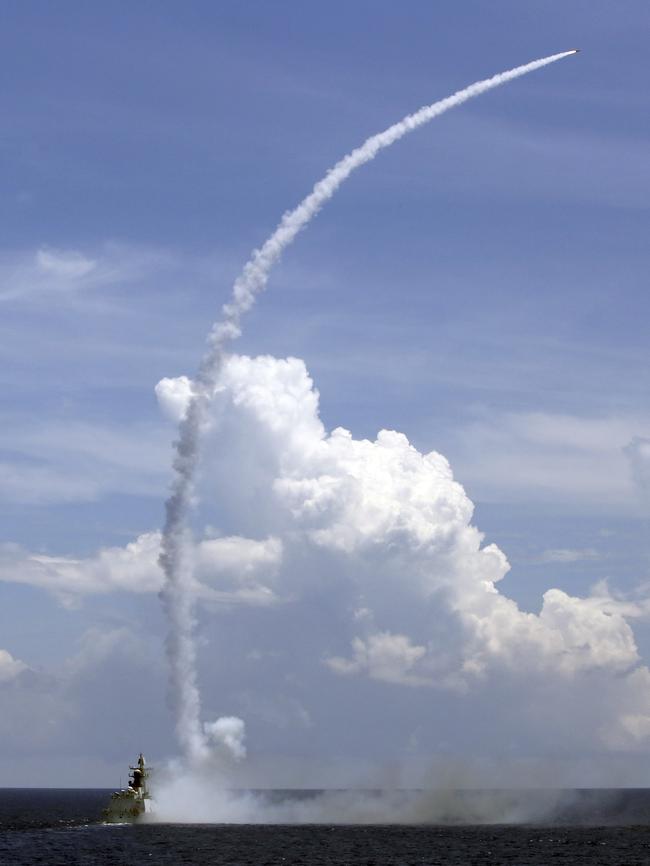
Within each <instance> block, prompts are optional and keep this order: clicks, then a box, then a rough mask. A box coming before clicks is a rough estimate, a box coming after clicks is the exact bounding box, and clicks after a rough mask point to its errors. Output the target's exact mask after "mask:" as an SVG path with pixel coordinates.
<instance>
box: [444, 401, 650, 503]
mask: <svg viewBox="0 0 650 866" xmlns="http://www.w3.org/2000/svg"><path fill="white" fill-rule="evenodd" d="M649 425H650V419H648V418H647V417H644V416H641V415H639V416H631V415H628V416H622V417H579V416H573V415H565V414H554V413H550V412H521V413H516V412H504V413H500V412H487V411H484V412H482V413H481V415H480V416H479V417H478V418H477V419H476V420H474V421H472V422H471V423H470V424H468V425H467V426H466V427H465V428H464V429H461V430H460V431H459V432H458V434H457V443H456V449H455V450H456V453H455V465H456V471H457V473H458V474H459V475H460V477H462V478H463V480H464V482H465V483H466V484H467V486H468V487H469V488H470V489H471V490H472V491H473V494H474V496H475V498H477V499H481V500H484V501H496V502H542V503H553V505H554V506H555V507H556V508H563V509H565V508H575V507H578V506H579V507H580V508H581V509H582V510H584V511H598V510H600V511H602V510H603V509H608V510H610V511H611V510H612V508H614V509H616V511H617V512H619V513H621V512H622V511H626V512H629V511H636V510H637V505H636V499H637V497H636V496H635V492H634V486H633V483H632V480H631V478H630V472H629V460H630V459H631V454H630V452H629V450H628V452H627V456H626V452H625V446H626V445H628V443H630V441H631V440H634V437H635V436H636V434H637V433H638V431H639V430H644V429H648V426H649ZM630 447H631V446H630Z"/></svg>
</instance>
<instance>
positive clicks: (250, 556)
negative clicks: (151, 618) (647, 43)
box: [0, 532, 283, 604]
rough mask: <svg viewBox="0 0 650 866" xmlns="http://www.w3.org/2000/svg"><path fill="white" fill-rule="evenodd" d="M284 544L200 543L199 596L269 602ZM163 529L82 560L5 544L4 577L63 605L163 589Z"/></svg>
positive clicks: (0, 571) (0, 553) (0, 574)
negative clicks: (89, 597) (39, 590)
mask: <svg viewBox="0 0 650 866" xmlns="http://www.w3.org/2000/svg"><path fill="white" fill-rule="evenodd" d="M282 552H283V548H282V543H281V542H280V541H279V540H278V539H275V538H267V539H263V540H261V541H256V540H254V539H249V538H240V537H232V536H231V537H226V538H216V539H215V538H212V539H206V540H204V541H203V542H201V543H199V544H198V545H197V549H196V568H197V579H198V581H199V582H198V583H197V587H196V591H197V594H199V595H202V596H203V597H204V598H206V599H211V600H213V601H220V602H224V603H233V602H247V603H250V604H270V603H273V602H274V601H276V596H275V595H274V592H273V589H272V588H271V586H269V585H267V584H268V583H272V581H273V578H274V576H275V574H276V572H277V569H278V566H279V564H280V562H281V560H282ZM159 554H160V532H148V533H144V534H143V535H140V536H138V538H136V539H135V540H134V541H132V542H130V543H129V544H127V545H126V546H125V547H107V548H103V549H102V550H100V551H98V553H97V554H95V555H94V556H90V557H86V558H82V559H78V558H73V557H66V556H48V555H45V554H39V553H30V552H28V551H26V550H24V549H22V548H21V547H19V546H18V545H15V544H4V545H0V581H5V582H10V583H22V584H28V585H30V586H38V587H41V588H43V589H46V590H48V591H49V592H52V593H54V594H55V595H56V596H58V597H59V598H60V599H61V600H62V601H64V603H66V604H69V603H72V602H74V600H75V599H77V598H78V597H80V596H83V595H88V594H98V593H100V594H103V593H109V592H136V593H151V592H158V591H159V590H160V589H161V588H162V571H161V569H160V566H159V565H158V556H159Z"/></svg>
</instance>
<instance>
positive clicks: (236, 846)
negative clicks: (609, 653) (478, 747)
mask: <svg viewBox="0 0 650 866" xmlns="http://www.w3.org/2000/svg"><path fill="white" fill-rule="evenodd" d="M109 795H110V791H105V790H71V789H64V790H55V789H8V788H7V789H0V864H1V866H10V864H11V866H13V864H25V866H33V864H44V866H59V864H61V866H63V864H66V866H67V864H72V866H75V864H84V866H85V864H97V866H102V864H126V863H129V864H143V863H164V864H167V863H169V864H183V863H190V864H224V866H226V864H227V866H275V864H278V866H291V864H296V866H321V864H322V866H329V864H362V866H383V864H391V866H392V864H395V866H410V864H413V866H416V864H417V866H423V864H425V866H426V864H431V866H433V864H463V866H471V864H488V863H489V864H505V863H512V864H518V866H520V864H555V863H567V864H569V863H571V864H581V863H584V864H590V866H597V864H616V866H623V864H625V866H632V864H648V863H650V790H645V789H644V790H626V791H576V792H571V794H570V796H569V795H567V794H566V793H563V795H562V797H560V798H558V803H559V804H561V805H560V806H559V807H558V810H557V811H556V813H555V814H553V815H552V816H551V817H550V818H549V819H547V820H545V821H544V822H542V823H526V824H484V825H466V824H459V823H455V824H425V823H422V824H409V825H398V824H380V825H372V824H365V825H354V824H350V825H345V824H336V825H329V824H311V825H309V824H303V825H291V826H289V825H263V824H257V825H250V824H249V825H245V824H234V825H233V824H230V825H224V824H209V825H206V824H142V825H105V824H102V823H101V810H102V808H103V806H104V805H105V803H106V801H107V799H108V797H109ZM275 796H293V797H300V796H301V795H300V794H299V793H295V792H294V793H293V794H291V795H289V794H285V795H282V794H276V795H275ZM305 796H310V795H309V794H308V793H306V794H305ZM520 796H521V797H522V798H525V797H526V796H527V794H526V792H522V793H521V795H520ZM532 796H533V799H534V797H535V795H532Z"/></svg>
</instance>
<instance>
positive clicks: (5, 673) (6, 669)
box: [0, 649, 27, 684]
mask: <svg viewBox="0 0 650 866" xmlns="http://www.w3.org/2000/svg"><path fill="white" fill-rule="evenodd" d="M26 670H27V665H26V664H25V662H21V661H20V659H16V658H14V657H13V656H12V655H11V653H10V652H8V651H7V650H4V649H0V684H1V683H8V682H11V681H12V680H15V679H16V677H18V676H19V675H20V674H21V673H22V672H23V671H26Z"/></svg>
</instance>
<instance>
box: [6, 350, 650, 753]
mask: <svg viewBox="0 0 650 866" xmlns="http://www.w3.org/2000/svg"><path fill="white" fill-rule="evenodd" d="M187 394H188V388H187V381H186V380H185V381H181V382H177V383H175V382H174V381H173V380H166V381H165V382H163V383H161V385H160V386H159V388H158V397H159V400H160V401H161V403H162V404H163V405H165V406H166V408H167V410H169V411H173V413H174V414H175V415H176V417H179V416H180V414H181V413H182V411H183V404H184V400H186V399H187ZM539 420H540V419H536V420H535V424H536V425H537V426H536V429H535V430H534V431H533V430H532V426H533V422H532V420H530V419H529V421H528V422H526V423H523V422H521V419H517V423H514V422H513V424H511V429H519V430H524V431H528V432H526V436H527V437H528V439H527V441H532V440H533V439H536V440H537V441H541V442H544V443H551V444H552V447H553V448H555V447H557V448H558V449H559V448H560V443H561V442H563V441H568V440H571V435H573V440H572V441H573V442H574V444H575V447H576V448H577V447H578V444H579V443H580V442H581V441H583V439H584V440H585V441H588V442H589V448H591V449H592V451H595V452H598V453H601V452H608V449H609V447H610V445H609V443H610V441H611V438H612V437H611V431H610V428H609V427H608V426H607V425H604V427H603V428H601V429H600V432H599V430H591V434H590V436H585V437H583V436H582V435H581V432H580V431H581V428H580V425H578V428H577V432H576V428H575V426H574V425H573V422H571V423H568V422H567V424H566V431H569V432H566V431H565V432H566V439H565V434H564V433H562V430H560V432H557V431H555V432H554V431H553V430H552V429H551V427H552V425H551V424H550V422H549V423H548V424H546V425H543V424H538V423H537V422H538V421H539ZM547 420H548V419H547ZM518 425H519V426H518ZM522 425H523V426H522ZM570 430H574V433H573V434H571V435H570ZM603 431H604V432H603ZM601 434H602V435H601ZM522 435H523V434H522ZM590 437H591V438H590ZM627 441H629V438H628V440H627ZM488 458H489V455H487V456H486V458H485V459H486V460H487V459H488ZM197 501H199V502H200V503H203V504H202V505H201V506H200V508H202V509H203V510H204V511H205V512H207V514H206V517H209V522H210V523H211V524H216V525H217V526H218V527H219V530H217V531H213V530H211V531H209V532H208V533H207V534H206V537H204V538H203V539H202V540H200V542H199V543H198V545H197V548H196V552H195V554H196V564H197V578H198V583H197V587H196V591H197V595H199V596H200V597H201V598H202V599H203V600H204V603H205V604H207V605H209V610H210V612H211V613H214V612H217V613H218V612H219V610H220V609H225V608H227V609H228V615H227V616H222V617H221V618H220V619H219V621H218V627H216V628H215V635H216V636H215V637H214V638H213V640H214V641H215V645H214V654H215V655H214V659H215V664H217V663H218V664H219V665H220V667H219V670H221V671H222V674H221V675H220V677H221V679H219V687H218V695H217V697H213V700H217V699H218V700H219V705H222V701H223V700H225V699H227V700H228V702H229V704H228V705H229V706H230V705H231V702H233V703H234V705H233V709H234V710H235V711H236V712H241V711H242V709H247V708H248V710H249V711H250V713H253V714H257V715H258V718H259V719H262V717H263V715H264V716H265V717H271V716H272V712H271V709H269V708H270V707H271V708H272V706H273V705H274V702H277V700H279V697H278V695H280V694H281V695H282V700H284V701H285V702H286V703H287V705H289V704H291V705H292V706H293V705H295V706H298V705H299V706H301V707H304V709H305V712H306V713H307V714H308V715H309V718H310V719H312V720H313V721H314V725H315V727H317V725H318V707H317V706H316V708H315V707H314V702H316V704H318V702H319V701H321V702H322V701H323V700H324V698H323V695H324V694H327V692H328V691H329V690H330V689H336V688H339V687H340V688H343V687H345V686H346V685H347V686H350V685H351V682H352V680H353V678H354V680H355V682H356V683H358V684H359V695H360V697H359V701H363V698H362V697H361V695H363V694H364V692H363V682H364V681H370V682H371V683H372V686H373V688H374V689H391V688H399V686H409V687H417V688H412V689H411V691H410V694H411V695H412V696H416V695H420V694H423V692H424V690H426V689H428V688H431V687H436V688H438V689H439V690H440V689H443V690H447V693H448V694H453V695H454V696H455V697H454V698H453V700H458V701H462V700H467V701H470V700H472V701H478V700H479V699H480V701H481V702H482V704H481V707H482V709H481V711H480V712H481V715H482V716H484V717H485V718H490V719H493V720H496V719H500V721H501V724H502V725H504V726H508V725H511V726H512V727H513V729H516V731H517V733H516V736H517V737H521V736H523V733H522V732H524V731H529V732H531V737H533V736H534V738H535V740H536V741H537V742H548V743H550V746H549V747H550V748H553V744H555V743H557V742H560V741H561V742H563V743H565V744H566V743H567V742H568V741H569V740H571V738H574V739H575V736H576V735H575V734H574V733H572V732H573V731H577V730H580V741H579V743H578V740H576V743H578V744H579V745H582V746H584V744H586V743H589V744H591V746H592V747H596V746H598V745H600V746H601V747H602V746H603V745H604V746H605V747H607V748H614V747H616V748H632V747H633V745H634V744H635V743H636V744H637V745H638V744H639V743H640V742H643V741H644V740H643V738H644V737H645V733H644V732H645V731H646V723H645V721H644V720H645V719H650V690H648V691H643V690H639V682H641V681H643V678H644V677H646V676H647V675H648V672H647V669H646V668H645V667H644V666H643V664H642V661H641V658H640V656H639V652H638V648H637V645H636V642H635V638H634V634H633V631H632V628H631V626H630V621H631V620H634V619H637V620H638V619H641V618H647V616H648V612H649V610H650V603H649V602H648V601H647V600H644V599H636V600H635V599H632V600H630V599H625V598H620V597H616V596H615V595H614V594H613V593H612V592H610V590H609V589H608V587H607V586H606V585H604V584H600V585H598V586H596V587H594V589H593V591H592V592H591V594H590V595H589V596H587V597H584V598H582V597H576V596H572V595H571V594H569V593H567V592H565V591H563V590H561V589H557V588H556V589H549V590H547V592H546V593H545V594H544V596H543V599H542V605H541V610H540V612H539V613H538V614H534V613H529V612H526V611H524V610H522V609H520V608H519V607H518V605H517V604H516V603H515V602H514V601H513V600H512V599H510V598H508V597H507V596H506V595H504V594H503V593H502V592H500V591H499V588H498V587H499V582H500V580H501V579H502V578H503V576H504V575H505V574H506V573H507V571H508V568H509V565H508V561H507V559H506V556H505V554H504V553H503V552H502V551H501V550H500V549H499V548H498V547H497V546H496V545H494V544H485V543H484V538H483V535H482V534H481V532H479V530H478V529H477V528H476V527H474V526H473V525H472V517H473V506H472V502H471V501H470V500H469V498H468V496H467V495H466V493H465V491H464V489H463V487H461V485H460V484H459V483H458V482H457V481H455V479H454V477H453V474H452V471H451V468H450V466H449V464H448V462H447V461H446V460H445V458H444V457H442V455H440V454H438V453H436V452H430V453H428V454H422V453H420V452H419V451H418V450H417V449H416V448H415V447H414V446H413V445H412V444H411V443H410V442H409V441H408V439H407V438H406V437H405V436H404V435H403V434H400V433H397V432H395V431H380V433H379V434H378V435H377V437H376V439H375V440H370V439H365V440H357V439H355V438H354V437H353V436H352V435H351V434H350V433H349V432H348V431H346V430H344V429H342V428H337V429H335V430H333V431H332V432H331V433H328V432H327V431H326V430H325V428H324V426H323V424H322V422H321V420H320V417H319V411H318V393H317V392H316V390H315V389H314V388H313V384H312V382H311V380H310V378H309V376H308V374H307V371H306V369H305V366H304V364H303V362H302V361H300V360H298V359H295V358H294V359H292V358H289V359H286V360H277V359H275V358H271V357H261V358H255V359H253V358H247V357H230V358H229V359H228V360H227V362H226V364H225V366H224V369H223V371H222V376H221V379H220V382H219V386H218V389H217V393H216V394H215V400H214V405H213V411H212V413H211V416H210V418H209V420H208V421H207V423H206V429H205V431H204V450H203V462H202V471H201V473H200V478H199V484H198V487H197ZM202 516H203V515H202ZM159 540H160V539H159V535H158V533H150V534H148V535H145V536H141V537H140V538H138V539H137V540H136V541H134V542H133V543H132V544H131V545H129V546H127V547H126V548H109V549H106V550H104V551H100V552H99V553H98V554H97V555H96V556H95V557H90V558H88V559H84V560H76V559H75V560H73V559H67V558H53V557H43V556H40V555H35V554H28V553H25V552H22V551H17V550H16V549H15V548H7V549H5V556H4V558H3V559H2V563H1V565H0V577H1V578H2V579H5V580H18V581H23V582H28V583H33V584H37V585H39V586H44V587H47V588H49V589H50V590H51V591H54V592H57V593H59V594H61V595H63V596H66V594H68V595H75V594H77V595H78V594H80V593H84V592H106V591H113V590H125V589H126V590H130V591H139V592H153V591H155V590H157V589H158V588H159V587H160V581H161V575H160V571H159V569H158V566H157V564H156V560H157V555H158V546H159ZM591 554H592V551H591V550H590V549H583V550H570V549H569V548H567V549H558V550H550V551H547V555H546V559H547V561H548V564H554V565H556V566H557V564H560V565H561V564H562V563H566V562H572V561H576V557H577V556H582V557H585V556H591ZM212 602H216V604H214V605H213V604H212ZM250 635H254V643H253V646H254V647H255V650H256V652H257V656H256V658H257V659H258V662H257V664H255V665H251V664H250V658H248V660H247V657H248V656H249V654H250V650H251V637H250ZM210 645H211V644H210V641H209V640H208V643H207V644H206V648H205V650H204V652H205V653H206V654H208V653H209V652H210V650H209V649H208V648H207V647H208V646H210ZM350 647H352V652H351V655H350V651H349V648H350ZM240 660H241V663H240ZM323 661H325V664H323ZM242 665H243V667H242ZM226 668H227V670H228V671H230V670H231V668H232V673H228V674H224V673H223V671H224V670H225V669H226ZM237 672H238V673H237ZM223 676H226V678H228V677H231V678H232V682H231V683H230V686H227V685H224V684H223V682H222V681H221V680H222V679H223ZM246 677H253V678H254V683H253V684H252V685H251V686H250V688H248V687H245V686H244V683H247V682H248V681H247V680H246V679H245V678H246ZM280 683H281V684H282V686H281V688H280V687H279V684H280ZM216 688H217V687H216V686H215V689H216ZM508 690H510V692H509V693H508V694H509V697H508V698H507V699H504V697H503V693H504V691H505V692H508ZM251 692H252V693H253V695H254V698H255V699H254V700H253V699H252V698H251V697H250V694H251ZM226 694H227V696H228V697H227V698H225V697H224V696H225V695H226ZM377 694H379V692H377ZM437 694H438V695H440V694H441V692H440V691H438V693H437ZM350 699H351V700H354V696H352V697H351V698H350ZM412 699H413V700H416V698H415V697H413V698H412ZM449 700H452V698H449ZM256 707H257V708H258V709H257V710H256V709H255V708H256ZM260 708H265V709H264V710H262V709H260ZM356 712H358V713H360V714H361V715H363V713H364V712H367V713H371V714H372V713H374V714H376V713H381V712H382V710H381V706H378V705H377V704H375V705H373V706H372V707H365V706H364V705H363V703H361V704H359V705H358V706H357V708H356ZM567 719H570V720H571V719H572V720H573V721H572V722H567ZM419 721H422V723H423V724H425V723H426V718H425V719H419V720H418V722H419ZM413 722H414V720H413V719H410V720H409V732H412V730H413ZM494 723H495V725H496V721H495V722H494ZM291 724H292V725H293V724H294V722H292V723H291ZM405 724H406V722H405ZM291 730H292V731H293V734H294V736H298V734H296V730H295V728H293V727H292V728H291ZM647 730H648V732H650V725H648V726H647ZM452 735H453V734H452ZM409 736H410V733H409ZM513 736H514V735H513ZM572 741H573V740H572ZM614 744H616V745H614Z"/></svg>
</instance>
